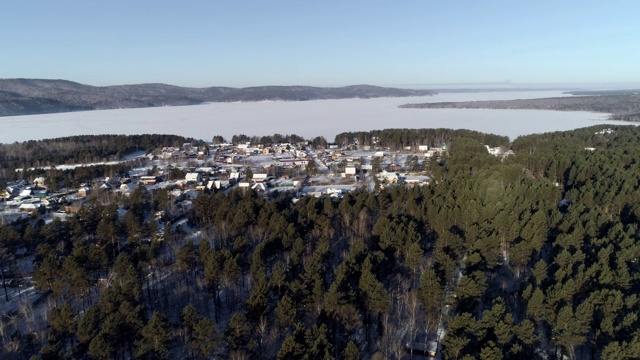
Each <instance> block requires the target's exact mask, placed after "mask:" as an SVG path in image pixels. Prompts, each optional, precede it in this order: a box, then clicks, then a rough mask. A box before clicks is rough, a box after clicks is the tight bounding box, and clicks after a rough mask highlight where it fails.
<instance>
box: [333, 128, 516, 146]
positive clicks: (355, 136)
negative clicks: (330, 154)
mask: <svg viewBox="0 0 640 360" xmlns="http://www.w3.org/2000/svg"><path fill="white" fill-rule="evenodd" d="M457 138H471V139H476V140H477V141H479V142H480V143H482V144H485V145H489V146H491V147H496V146H507V145H508V144H509V138H508V137H507V136H500V135H494V134H486V133H481V132H478V131H473V130H453V129H384V130H372V131H356V132H343V133H340V134H338V135H336V137H335V143H336V144H338V145H339V146H348V145H349V144H353V143H357V144H358V145H365V146H380V147H382V148H390V149H392V150H401V149H403V148H404V147H406V146H411V147H413V148H416V149H417V147H418V146H419V145H428V146H430V147H439V146H442V145H447V144H449V143H450V142H451V140H453V139H457Z"/></svg>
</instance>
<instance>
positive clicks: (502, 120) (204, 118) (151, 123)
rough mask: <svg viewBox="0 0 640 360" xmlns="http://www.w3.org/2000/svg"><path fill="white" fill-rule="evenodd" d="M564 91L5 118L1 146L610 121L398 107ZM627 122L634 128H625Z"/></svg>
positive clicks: (505, 129)
mask: <svg viewBox="0 0 640 360" xmlns="http://www.w3.org/2000/svg"><path fill="white" fill-rule="evenodd" d="M557 96H567V95H565V94H562V92H560V91H529V92H522V91H520V92H479V93H443V94H437V95H435V96H432V97H404V98H377V99H344V100H313V101H297V102H246V103H211V104H203V105H193V106H174V107H155V108H140V109H116V110H97V111H81V112H71V113H59V114H44V115H25V116H7V117H0V127H1V128H3V129H8V131H3V132H1V133H0V143H13V142H15V141H25V140H40V139H45V138H55V137H62V136H71V135H83V134H113V133H120V134H149V133H156V134H176V135H183V136H190V137H194V138H196V139H203V140H210V139H211V138H212V136H213V135H222V136H224V137H226V138H227V139H230V138H231V136H232V135H234V134H241V133H243V134H247V135H250V136H251V135H271V134H274V133H280V134H298V135H301V136H303V137H306V138H312V137H315V136H318V135H322V136H324V137H325V138H326V139H327V140H329V141H332V140H333V139H334V137H335V135H336V134H338V133H341V132H345V131H367V130H375V129H386V128H441V127H444V128H454V129H471V130H478V131H483V132H490V133H496V134H500V135H507V136H509V137H510V138H511V139H514V138H515V137H517V136H519V135H524V134H531V133H539V132H548V131H556V130H570V129H575V128H578V127H584V126H590V125H595V124H599V123H618V124H619V123H621V122H613V121H609V120H606V117H607V115H606V114H596V113H589V112H559V111H540V110H488V109H465V110H459V109H399V108H398V105H402V104H406V103H421V102H443V101H472V100H507V99H531V98H543V97H557ZM627 124H628V123H627Z"/></svg>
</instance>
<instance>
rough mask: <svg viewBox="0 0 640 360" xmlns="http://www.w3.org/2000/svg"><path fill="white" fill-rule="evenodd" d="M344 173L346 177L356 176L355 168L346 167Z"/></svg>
mask: <svg viewBox="0 0 640 360" xmlns="http://www.w3.org/2000/svg"><path fill="white" fill-rule="evenodd" d="M344 173H345V175H346V176H355V174H356V168H355V166H347V167H346V168H345V169H344Z"/></svg>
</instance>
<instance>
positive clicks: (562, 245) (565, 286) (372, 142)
mask: <svg viewBox="0 0 640 360" xmlns="http://www.w3.org/2000/svg"><path fill="white" fill-rule="evenodd" d="M238 138H240V137H238ZM244 138H246V137H243V139H244ZM83 139H84V141H86V142H87V144H90V146H91V147H95V146H97V144H100V143H101V142H102V141H99V140H100V139H99V138H83ZM268 139H269V138H264V139H263V141H265V142H268ZM271 139H272V140H273V139H277V140H278V141H282V142H286V141H288V140H294V139H297V138H295V137H293V136H289V137H283V136H280V137H276V136H274V137H271ZM221 140H224V139H221ZM320 140H324V139H314V141H309V142H304V146H305V147H306V148H307V149H309V148H313V149H314V150H313V151H314V152H315V153H320V152H324V151H328V149H329V147H330V145H329V144H328V143H327V142H326V141H320ZM104 141H105V142H104V144H103V146H104V149H105V150H104V156H107V155H108V154H112V153H113V152H114V150H111V149H112V147H111V146H109V145H108V142H109V141H113V142H117V143H119V144H122V146H130V147H131V148H132V149H134V148H135V149H138V148H140V147H143V146H144V147H146V149H145V150H146V151H151V148H152V147H155V146H158V144H159V143H160V142H161V141H166V142H174V143H175V142H182V141H186V142H188V141H190V140H189V139H181V138H171V137H167V138H162V137H161V136H147V137H141V138H129V137H112V138H108V139H107V138H105V139H104ZM428 141H432V142H433V145H432V146H437V147H438V149H439V150H438V152H437V154H438V155H437V157H436V155H435V154H434V155H433V157H431V158H427V157H426V156H423V157H422V158H419V157H415V158H414V157H413V156H412V157H411V158H407V159H408V160H410V161H411V163H412V165H411V166H415V167H416V168H420V169H421V171H425V172H427V173H428V174H429V176H430V182H429V183H428V185H423V186H409V185H407V186H400V185H399V184H388V186H386V187H378V186H376V188H375V189H373V190H370V189H368V188H366V187H362V188H359V189H357V190H355V191H351V192H348V193H345V194H344V196H342V197H340V198H338V197H334V196H330V195H322V196H317V197H316V196H310V195H308V196H301V197H299V196H298V194H297V193H296V192H295V191H293V192H291V191H273V192H269V193H266V192H265V193H262V192H259V191H258V190H255V189H251V188H248V187H247V188H233V189H228V190H219V191H218V190H216V189H211V190H209V189H207V188H204V189H201V190H198V191H196V190H191V194H192V196H193V197H192V198H191V200H189V203H190V204H191V206H188V207H187V206H186V205H184V204H185V202H181V203H180V204H181V205H178V199H177V198H176V196H175V195H174V193H176V192H175V191H176V190H179V189H178V187H177V186H176V187H157V186H149V187H145V186H139V187H138V188H136V189H135V190H133V191H131V192H130V193H129V194H128V195H124V194H119V193H115V192H106V191H105V192H103V190H98V189H97V187H95V188H94V189H95V190H94V192H93V193H92V194H90V195H87V198H86V200H85V203H84V204H83V205H82V206H81V207H80V208H78V209H75V210H74V213H73V214H70V215H69V216H66V218H65V220H60V219H58V218H55V217H54V218H46V217H45V216H44V215H43V214H39V213H33V214H32V215H30V216H28V217H26V218H22V219H20V220H16V221H13V222H10V223H2V224H0V265H2V266H1V267H0V269H2V277H3V285H4V291H2V290H0V291H2V292H0V295H2V298H0V304H1V305H2V306H5V305H6V304H9V303H10V300H11V299H10V298H9V295H7V294H8V293H6V294H5V291H7V288H11V286H15V287H16V288H17V289H20V288H19V286H20V284H23V282H25V281H27V277H29V278H31V277H32V281H33V284H34V286H35V291H36V292H35V294H36V295H35V299H37V300H35V301H29V299H31V298H26V296H25V295H15V296H17V298H18V299H22V298H20V296H23V297H24V299H25V300H24V301H22V302H19V304H22V305H20V307H17V308H15V309H11V310H6V312H5V313H4V314H3V316H2V317H0V340H1V341H2V344H3V346H2V347H1V348H0V357H2V358H3V359H30V358H31V359H130V358H134V359H212V358H221V359H349V360H357V359H410V358H413V359H425V358H427V357H430V356H432V355H436V354H437V355H438V356H441V357H442V358H443V359H523V358H526V359H625V358H638V357H640V317H638V314H639V313H640V297H639V296H638V294H637V289H638V288H639V287H640V263H639V260H640V228H639V226H638V225H639V223H640V178H639V177H638V174H639V173H640V162H638V159H639V158H640V128H638V127H635V126H594V127H589V128H583V129H577V130H573V131H565V132H553V133H545V134H536V135H529V136H524V137H520V138H517V139H516V140H515V141H513V142H512V143H506V139H504V138H501V137H499V136H496V135H491V134H482V133H477V132H472V131H454V130H446V129H445V130H443V129H413V130H412V129H388V130H381V131H373V132H354V133H344V134H340V135H338V137H336V139H335V141H334V143H335V144H336V146H338V147H342V148H340V150H335V152H334V155H335V153H337V152H338V151H340V152H342V153H346V152H350V153H351V155H350V156H353V157H355V156H356V155H354V154H356V153H357V151H364V150H361V149H363V148H365V147H367V148H371V149H373V150H374V151H376V152H378V151H379V152H390V150H389V148H390V146H389V144H391V143H394V144H396V145H397V146H398V149H399V150H398V153H396V152H393V153H391V155H385V156H389V160H390V161H393V163H392V164H391V163H389V164H387V163H384V162H378V163H377V164H375V165H376V166H375V167H372V168H370V170H368V171H370V172H371V173H377V172H382V171H385V172H387V173H389V172H394V171H397V172H398V173H403V172H405V171H406V172H409V171H410V170H409V169H408V168H407V169H404V168H402V166H403V165H401V164H398V162H397V160H396V158H398V159H400V157H401V156H400V155H397V156H396V154H400V153H399V152H400V151H403V150H402V149H404V148H406V147H411V146H414V145H416V144H417V145H423V143H424V142H428ZM71 142H72V141H70V140H69V141H67V140H51V142H49V143H47V144H50V145H51V146H56V147H59V148H64V147H65V146H64V144H65V143H71ZM381 142H382V143H384V144H385V145H384V146H382V145H380V143H381ZM489 143H490V144H491V146H496V147H503V148H504V150H507V149H508V150H510V151H511V152H512V153H509V155H506V156H502V157H501V156H494V155H492V154H491V153H489V152H488V149H490V148H491V147H490V146H489ZM36 145H37V144H32V145H31V147H25V149H31V150H30V151H31V153H30V154H31V155H30V156H36V157H37V156H38V153H39V152H38V150H37V147H36ZM185 145H189V146H190V147H195V146H196V144H193V145H191V144H185ZM244 145H245V146H246V144H244ZM427 145H428V144H425V145H424V146H427ZM14 146H17V145H14ZM167 146H168V145H167ZM287 146H289V147H293V146H298V145H296V144H292V143H287V144H286V145H282V146H281V147H280V148H282V149H285V148H286V147H287ZM218 147H219V148H221V149H222V148H226V147H229V148H230V147H231V144H219V145H218ZM377 147H378V148H377ZM8 149H9V150H11V151H15V152H17V149H18V148H16V147H10V148H8ZM283 151H285V150H283ZM308 151H309V150H308ZM11 154H13V153H11ZM3 156H9V155H7V153H6V152H5V154H4V155H3ZM11 156H14V155H11ZM60 156H61V158H62V157H64V156H67V155H63V154H61V155H60ZM363 157H364V156H363ZM23 160H25V161H27V160H26V157H25V159H23ZM372 161H375V159H373V160H372ZM348 162H349V161H348V160H347V159H346V158H345V160H344V164H347V165H348ZM392 166H393V167H392ZM188 167H189V165H186V168H188ZM393 168H396V169H397V170H392V169H393ZM185 170H187V169H185ZM41 171H42V172H41V173H33V175H34V176H36V175H37V176H48V175H47V171H48V170H41ZM119 171H122V172H125V171H127V169H125V168H119ZM189 171H190V170H189ZM301 171H306V172H307V173H308V174H309V175H308V176H311V174H313V172H314V171H318V169H317V168H315V167H311V166H308V167H307V168H306V169H304V170H301ZM252 175H253V176H254V177H256V175H257V174H252ZM365 175H366V174H363V177H364V176H365ZM26 176H29V173H26V172H16V171H13V170H12V171H11V172H8V173H7V174H5V175H4V179H3V181H7V182H9V181H15V180H16V179H15V178H16V177H26ZM28 180H29V181H33V179H32V178H29V179H28ZM36 181H39V180H36ZM60 181H61V182H62V183H64V182H67V183H68V182H69V181H70V180H69V178H66V179H65V177H64V176H63V177H62V178H61V180H60ZM177 193H180V191H178V192H177ZM169 214H180V215H176V216H175V217H171V216H169ZM158 224H164V225H163V227H161V228H159V227H158V226H159V225H158ZM25 254H27V255H28V254H33V255H32V256H33V264H34V267H33V270H32V274H31V275H25V277H24V278H21V277H18V276H16V275H15V274H17V273H19V272H20V269H19V264H20V259H21V258H24V256H25ZM5 280H6V284H4V282H5ZM13 281H15V283H16V284H17V285H11V284H10V282H13ZM13 294H16V293H13ZM3 309H7V308H5V307H3Z"/></svg>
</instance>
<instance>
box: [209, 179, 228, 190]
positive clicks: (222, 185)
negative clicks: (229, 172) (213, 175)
mask: <svg viewBox="0 0 640 360" xmlns="http://www.w3.org/2000/svg"><path fill="white" fill-rule="evenodd" d="M213 185H214V186H215V188H216V189H217V190H220V189H226V188H228V187H229V186H231V181H230V179H220V180H215V181H214V182H213Z"/></svg>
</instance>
